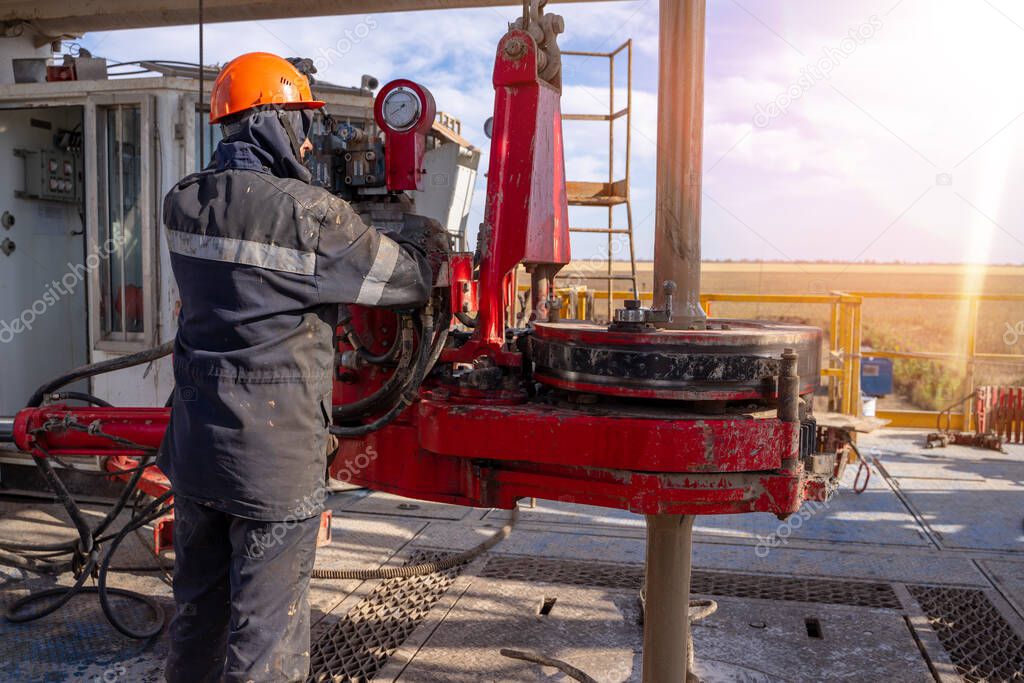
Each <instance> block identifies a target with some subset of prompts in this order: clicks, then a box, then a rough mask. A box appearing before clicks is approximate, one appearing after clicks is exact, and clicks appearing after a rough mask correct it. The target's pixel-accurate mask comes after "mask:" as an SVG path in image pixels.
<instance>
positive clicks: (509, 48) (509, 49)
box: [505, 38, 526, 59]
mask: <svg viewBox="0 0 1024 683" xmlns="http://www.w3.org/2000/svg"><path fill="white" fill-rule="evenodd" d="M525 54H526V43H525V42H523V39H522V38H512V39H510V40H508V41H507V42H506V43H505V56H506V57H508V58H509V59H521V58H522V57H523V55H525Z"/></svg>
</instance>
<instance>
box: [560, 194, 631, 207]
mask: <svg viewBox="0 0 1024 683" xmlns="http://www.w3.org/2000/svg"><path fill="white" fill-rule="evenodd" d="M568 201H569V206H618V205H619V204H625V203H626V202H628V201H629V199H627V198H626V197H618V196H610V197H578V196H570V197H569V198H568Z"/></svg>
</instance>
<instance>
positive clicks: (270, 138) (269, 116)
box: [210, 109, 313, 183]
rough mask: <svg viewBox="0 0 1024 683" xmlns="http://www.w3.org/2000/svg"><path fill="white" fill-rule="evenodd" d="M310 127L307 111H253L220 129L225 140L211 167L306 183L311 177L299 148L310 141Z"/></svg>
mask: <svg viewBox="0 0 1024 683" xmlns="http://www.w3.org/2000/svg"><path fill="white" fill-rule="evenodd" d="M312 125H313V112H312V111H309V110H298V111H290V110H287V111H282V110H275V109H258V110H253V111H252V112H250V113H249V114H247V115H246V116H244V117H242V118H241V119H239V120H238V121H234V122H232V123H229V124H226V125H224V126H223V130H224V139H223V140H221V142H220V143H219V144H218V145H217V149H216V150H215V151H214V155H213V161H212V162H211V164H210V167H211V168H215V169H217V170H218V171H220V170H224V169H227V168H234V169H245V170H250V171H258V172H261V173H268V174H270V175H273V176H277V177H278V178H294V179H296V180H301V181H302V182H304V183H308V182H309V181H310V180H311V178H312V174H311V173H310V172H309V169H307V168H306V167H305V165H303V163H302V161H301V160H300V159H299V146H300V145H301V144H302V143H303V141H304V140H305V139H306V138H308V137H309V131H310V128H311V127H312ZM285 126H288V127H289V128H290V129H291V135H289V130H288V129H287V128H285Z"/></svg>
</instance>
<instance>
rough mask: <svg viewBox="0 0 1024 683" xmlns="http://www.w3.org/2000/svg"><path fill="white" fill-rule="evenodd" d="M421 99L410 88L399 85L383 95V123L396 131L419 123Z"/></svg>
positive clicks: (421, 106)
mask: <svg viewBox="0 0 1024 683" xmlns="http://www.w3.org/2000/svg"><path fill="white" fill-rule="evenodd" d="M422 113H423V101H422V100H421V99H420V96H419V93H417V92H416V91H415V90H413V89H412V88H406V87H404V86H400V87H397V88H395V89H394V90H392V91H391V92H389V93H388V94H387V95H386V96H385V97H384V102H383V114H384V123H386V124H387V125H388V127H389V128H391V129H392V130H394V131H396V132H399V133H401V132H403V131H407V130H409V129H410V128H412V127H414V126H415V125H416V124H417V123H419V120H420V115H421V114H422Z"/></svg>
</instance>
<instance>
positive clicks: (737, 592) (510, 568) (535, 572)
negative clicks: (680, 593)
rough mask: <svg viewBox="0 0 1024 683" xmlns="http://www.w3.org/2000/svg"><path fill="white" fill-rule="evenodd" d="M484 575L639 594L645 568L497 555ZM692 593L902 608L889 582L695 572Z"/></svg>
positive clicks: (481, 574)
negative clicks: (628, 591) (636, 592)
mask: <svg viewBox="0 0 1024 683" xmlns="http://www.w3.org/2000/svg"><path fill="white" fill-rule="evenodd" d="M480 576H483V577H489V578H500V579H510V580H516V581H529V582H533V581H546V582H549V583H564V584H569V585H573V586H599V587H602V588H621V589H637V590H638V589H639V588H640V584H641V583H642V582H643V576H644V568H643V567H642V566H639V565H623V564H608V563H599V562H574V561H570V560H550V559H541V558H533V557H512V556H507V555H506V556H497V557H492V558H491V559H490V560H488V562H487V564H486V565H485V566H484V568H483V570H482V571H481V573H480ZM692 591H693V592H694V593H696V594H699V595H721V596H728V597H735V598H753V599H760V600H785V601H792V602H814V603H826V604H833V605H852V606H854V607H877V608H885V609H901V608H902V605H901V604H900V600H899V597H897V595H896V593H895V592H894V591H893V589H892V587H891V586H889V584H886V583H877V582H864V581H834V580H830V579H811V578H805V579H798V578H791V577H786V576H766V575H758V574H739V573H732V572H709V571H701V570H699V569H695V570H694V571H693V577H692Z"/></svg>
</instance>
